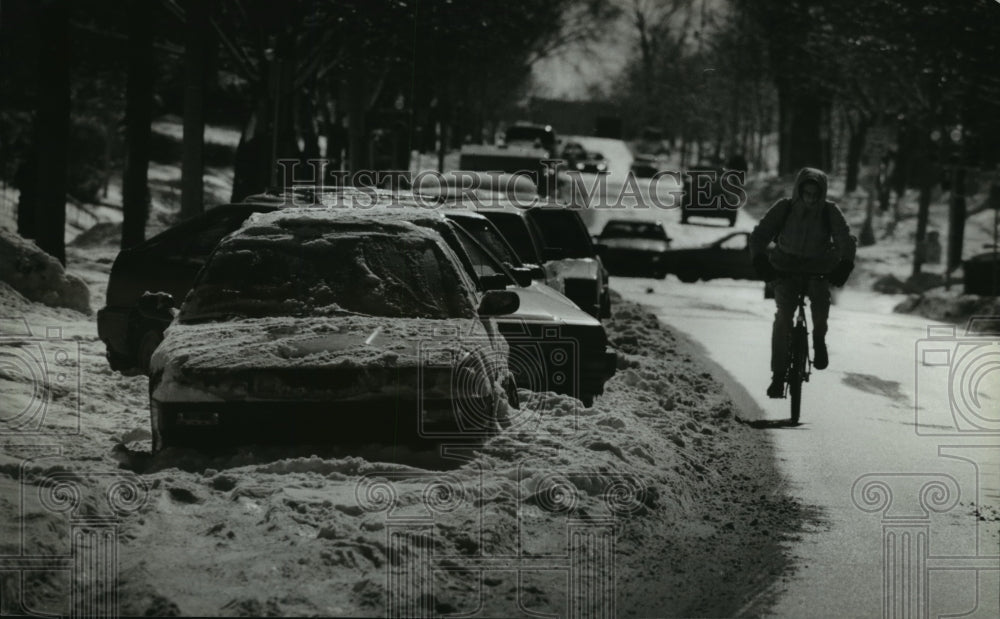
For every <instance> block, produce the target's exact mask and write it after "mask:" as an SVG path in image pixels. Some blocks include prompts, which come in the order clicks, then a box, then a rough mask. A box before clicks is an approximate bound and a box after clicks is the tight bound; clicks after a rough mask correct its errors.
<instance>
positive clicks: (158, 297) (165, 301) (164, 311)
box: [136, 290, 177, 322]
mask: <svg viewBox="0 0 1000 619" xmlns="http://www.w3.org/2000/svg"><path fill="white" fill-rule="evenodd" d="M136 308H137V309H138V310H139V313H140V314H141V315H142V316H143V317H145V318H149V319H151V320H161V321H164V322H170V321H171V320H173V319H174V316H176V315H177V310H176V309H175V308H174V295H172V294H170V293H169V292H150V291H149V290H147V291H146V292H144V293H142V296H141V297H139V302H138V304H137V305H136Z"/></svg>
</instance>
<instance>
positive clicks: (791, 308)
mask: <svg viewBox="0 0 1000 619" xmlns="http://www.w3.org/2000/svg"><path fill="white" fill-rule="evenodd" d="M826 188H827V178H826V174H824V173H823V172H822V171H820V170H817V169H815V168H802V169H801V170H799V173H798V176H797V177H796V178H795V188H794V189H793V190H792V197H791V198H782V199H780V200H778V201H777V202H775V203H774V205H773V206H771V208H770V209H769V210H768V211H767V213H766V214H765V215H764V217H763V218H762V219H761V220H760V222H759V223H758V224H757V227H755V228H754V229H753V232H752V233H751V235H750V251H751V255H752V256H753V264H754V267H755V268H756V269H757V272H758V273H759V274H760V276H761V277H762V278H763V279H764V280H765V281H768V282H770V281H772V280H776V281H774V301H775V304H776V305H777V311H776V312H775V314H774V325H773V327H772V329H771V384H770V385H769V386H768V388H767V395H768V396H769V397H772V398H780V397H782V394H783V392H784V378H785V376H784V374H785V367H786V365H787V363H788V337H789V333H790V332H791V329H792V319H793V317H794V314H795V309H796V306H797V304H798V294H797V290H796V283H795V280H793V279H791V278H789V277H787V275H788V274H797V273H799V274H801V273H806V274H817V273H826V274H827V275H826V277H825V278H819V277H809V278H808V284H807V286H806V294H807V295H808V297H809V306H810V308H811V310H812V319H813V351H814V355H815V359H814V360H813V365H814V366H815V367H816V369H817V370H822V369H825V368H826V367H827V365H828V364H829V358H828V353H827V349H826V339H825V338H826V330H827V317H828V316H829V313H830V284H833V285H834V286H843V285H844V283H845V282H846V281H847V277H848V275H850V273H851V270H852V269H853V268H854V253H855V251H856V249H857V241H856V239H855V238H854V237H853V236H851V232H850V229H849V228H848V226H847V221H846V220H845V219H844V214H843V213H841V212H840V209H839V208H838V207H837V205H836V204H835V203H833V202H831V201H830V200H827V199H826ZM772 241H773V242H774V243H775V247H774V248H773V249H771V250H770V251H768V245H769V244H770V243H771V242H772ZM783 276H784V277H783Z"/></svg>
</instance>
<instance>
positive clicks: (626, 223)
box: [595, 219, 671, 279]
mask: <svg viewBox="0 0 1000 619" xmlns="http://www.w3.org/2000/svg"><path fill="white" fill-rule="evenodd" d="M595 240H596V242H597V251H598V253H599V254H600V255H601V261H602V262H603V263H604V266H605V267H606V268H607V269H608V272H609V273H611V274H612V275H638V276H645V277H656V278H659V279H663V278H664V277H666V274H667V269H666V266H665V264H664V253H665V252H666V251H667V249H668V248H669V247H670V241H671V238H670V237H669V236H667V231H666V230H665V229H664V228H663V224H661V223H660V222H658V221H654V220H651V219H609V220H608V222H607V223H606V224H604V228H603V229H602V230H601V233H600V234H599V235H598V236H597V238H596V239H595Z"/></svg>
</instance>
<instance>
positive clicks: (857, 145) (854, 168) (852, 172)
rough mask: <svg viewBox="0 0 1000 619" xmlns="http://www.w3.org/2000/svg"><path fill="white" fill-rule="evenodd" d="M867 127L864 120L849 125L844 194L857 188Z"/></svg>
mask: <svg viewBox="0 0 1000 619" xmlns="http://www.w3.org/2000/svg"><path fill="white" fill-rule="evenodd" d="M869 125H870V123H869V121H868V119H866V118H862V119H860V120H858V121H857V123H850V135H849V136H848V141H847V180H846V181H845V183H844V191H845V192H846V193H850V192H852V191H854V190H855V189H857V188H858V172H859V170H860V168H861V153H862V151H863V150H864V148H865V137H866V136H867V135H868V126H869Z"/></svg>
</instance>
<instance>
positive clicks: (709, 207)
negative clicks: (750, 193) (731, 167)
mask: <svg viewBox="0 0 1000 619" xmlns="http://www.w3.org/2000/svg"><path fill="white" fill-rule="evenodd" d="M735 181H736V177H735V176H726V175H725V170H724V169H723V168H722V167H721V166H712V165H701V166H697V167H693V168H691V169H689V170H688V171H687V172H685V173H684V180H683V185H684V193H683V196H682V197H681V223H682V224H686V223H687V222H688V220H689V219H690V218H691V217H711V218H722V219H727V220H729V225H730V227H732V226H735V225H736V217H737V215H738V213H739V207H741V206H742V205H743V204H742V192H741V191H738V188H737V186H736V184H735Z"/></svg>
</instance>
